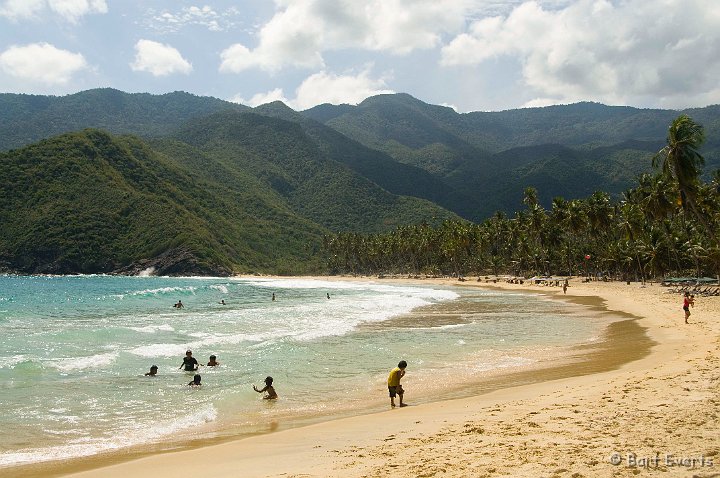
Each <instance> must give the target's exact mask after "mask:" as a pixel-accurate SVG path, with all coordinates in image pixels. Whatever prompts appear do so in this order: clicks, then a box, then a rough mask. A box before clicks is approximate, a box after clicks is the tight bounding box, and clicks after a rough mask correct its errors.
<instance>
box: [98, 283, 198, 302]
mask: <svg viewBox="0 0 720 478" xmlns="http://www.w3.org/2000/svg"><path fill="white" fill-rule="evenodd" d="M195 291H197V287H194V286H182V287H158V288H157V289H143V290H136V291H133V292H128V293H126V294H114V295H112V296H111V297H117V298H119V299H124V298H125V297H133V296H146V295H168V294H171V293H178V292H190V293H191V294H195Z"/></svg>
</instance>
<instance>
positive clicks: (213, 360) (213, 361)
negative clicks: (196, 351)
mask: <svg viewBox="0 0 720 478" xmlns="http://www.w3.org/2000/svg"><path fill="white" fill-rule="evenodd" d="M218 365H220V362H218V361H217V357H216V356H215V355H211V356H210V361H209V362H208V363H207V366H208V367H217V366H218Z"/></svg>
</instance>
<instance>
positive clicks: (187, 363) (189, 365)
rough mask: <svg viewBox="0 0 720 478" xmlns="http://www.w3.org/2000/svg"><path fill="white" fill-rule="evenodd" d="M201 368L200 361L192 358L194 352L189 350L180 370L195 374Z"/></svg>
mask: <svg viewBox="0 0 720 478" xmlns="http://www.w3.org/2000/svg"><path fill="white" fill-rule="evenodd" d="M199 366H200V364H199V363H198V361H197V360H196V359H195V357H193V356H192V350H188V351H187V352H185V357H183V361H182V364H181V365H180V367H179V368H184V369H185V371H186V372H194V371H195V370H197V369H198V367H199Z"/></svg>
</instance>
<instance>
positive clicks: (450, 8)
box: [220, 0, 477, 73]
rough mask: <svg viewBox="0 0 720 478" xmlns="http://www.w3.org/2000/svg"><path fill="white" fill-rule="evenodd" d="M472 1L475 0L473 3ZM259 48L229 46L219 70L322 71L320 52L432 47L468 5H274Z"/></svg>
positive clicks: (286, 0) (301, 0)
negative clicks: (284, 69) (291, 68)
mask: <svg viewBox="0 0 720 478" xmlns="http://www.w3.org/2000/svg"><path fill="white" fill-rule="evenodd" d="M475 1H477V0H475ZM276 4H277V6H278V11H277V13H276V14H275V16H273V18H272V19H271V20H270V21H269V22H267V23H266V24H265V25H263V26H262V28H261V29H260V32H259V38H258V45H257V47H255V48H254V49H250V48H248V47H247V46H245V45H242V44H239V43H238V44H234V45H232V46H230V47H229V48H227V49H226V50H225V51H223V52H222V54H221V59H222V63H221V66H220V70H221V71H226V72H235V73H237V72H240V71H243V70H246V69H249V68H259V69H263V70H266V71H277V70H280V69H281V68H283V67H285V66H295V67H302V68H322V67H323V66H324V60H323V57H322V53H323V52H325V51H333V50H340V49H353V48H354V49H361V50H369V51H387V52H390V53H393V54H406V53H409V52H411V51H413V50H416V49H428V48H434V47H437V46H438V45H439V44H440V43H441V37H442V35H443V34H448V33H456V32H459V31H461V30H462V28H463V27H464V25H465V15H466V14H467V13H468V11H469V10H470V9H471V6H472V4H473V2H471V1H469V0H367V1H363V2H358V1H357V0H276Z"/></svg>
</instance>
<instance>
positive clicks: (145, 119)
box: [0, 88, 249, 151]
mask: <svg viewBox="0 0 720 478" xmlns="http://www.w3.org/2000/svg"><path fill="white" fill-rule="evenodd" d="M248 109H249V108H248V107H247V106H243V105H239V104H236V103H230V102H227V101H222V100H219V99H217V98H211V97H201V96H195V95H191V94H189V93H184V92H179V91H176V92H174V93H167V94H164V95H151V94H148V93H124V92H122V91H118V90H114V89H112V88H101V89H95V90H88V91H83V92H80V93H76V94H73V95H68V96H59V97H58V96H39V95H18V94H9V93H5V94H0V151H3V150H7V149H13V148H19V147H21V146H25V145H27V144H31V143H35V142H37V141H40V140H41V139H45V138H49V137H51V136H55V135H58V134H61V133H68V132H71V131H79V130H82V129H85V128H99V129H103V130H106V131H109V132H111V133H115V134H136V135H140V136H146V137H148V136H162V135H166V134H169V133H170V132H172V131H174V130H175V129H176V128H177V127H178V126H179V125H181V124H183V123H185V122H187V121H188V120H191V119H193V118H199V117H202V116H206V115H208V114H211V113H215V112H217V111H223V110H235V111H242V110H248Z"/></svg>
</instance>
